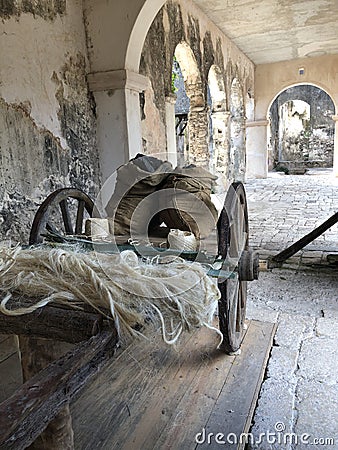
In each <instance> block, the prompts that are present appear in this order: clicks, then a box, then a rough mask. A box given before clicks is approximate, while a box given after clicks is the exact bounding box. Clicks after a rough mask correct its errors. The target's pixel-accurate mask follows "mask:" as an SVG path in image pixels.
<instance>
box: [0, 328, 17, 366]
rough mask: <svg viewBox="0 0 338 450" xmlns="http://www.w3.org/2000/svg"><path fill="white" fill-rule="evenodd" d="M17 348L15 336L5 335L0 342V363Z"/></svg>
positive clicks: (15, 351)
mask: <svg viewBox="0 0 338 450" xmlns="http://www.w3.org/2000/svg"><path fill="white" fill-rule="evenodd" d="M18 350H19V346H18V338H17V336H11V335H7V336H6V338H5V339H4V340H3V341H2V342H0V364H1V363H2V362H3V361H5V360H6V359H7V358H9V357H10V356H12V355H13V354H15V353H17V352H18Z"/></svg>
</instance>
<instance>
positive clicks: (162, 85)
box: [140, 0, 254, 178]
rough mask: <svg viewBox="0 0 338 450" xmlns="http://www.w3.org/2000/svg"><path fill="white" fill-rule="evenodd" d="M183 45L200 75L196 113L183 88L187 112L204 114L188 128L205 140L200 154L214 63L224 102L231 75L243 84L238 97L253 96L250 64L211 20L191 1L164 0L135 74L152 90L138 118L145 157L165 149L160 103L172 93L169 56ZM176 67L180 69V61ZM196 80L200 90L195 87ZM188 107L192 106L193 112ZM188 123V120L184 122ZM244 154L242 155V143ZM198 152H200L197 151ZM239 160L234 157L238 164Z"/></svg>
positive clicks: (206, 128) (163, 120) (148, 92)
mask: <svg viewBox="0 0 338 450" xmlns="http://www.w3.org/2000/svg"><path fill="white" fill-rule="evenodd" d="M182 42H184V43H185V44H187V45H188V46H189V47H190V49H191V50H192V52H193V55H194V60H195V63H196V65H197V69H198V72H199V78H197V79H196V83H197V84H196V87H195V91H196V92H197V91H198V90H199V89H202V95H201V96H200V98H202V99H203V103H202V104H201V105H200V104H199V105H198V108H199V109H198V111H197V101H195V100H194V99H193V98H192V95H193V94H192V93H189V92H188V89H187V94H188V96H189V97H190V103H191V114H197V112H198V114H199V116H201V117H202V116H203V119H202V120H201V123H200V124H197V123H195V128H194V129H192V130H191V132H192V133H194V134H198V135H199V136H200V137H201V134H202V133H204V134H205V136H204V135H203V136H202V138H203V139H204V141H205V144H203V145H204V147H205V148H203V149H202V151H204V152H205V153H208V151H209V150H208V136H207V133H208V123H207V117H208V115H207V109H208V105H207V86H208V74H209V70H210V68H211V66H212V65H216V66H217V67H218V68H219V69H220V72H221V74H222V76H223V78H224V86H225V91H226V101H225V103H226V104H230V101H229V99H230V91H231V83H232V81H233V79H234V78H235V77H236V78H238V80H239V81H240V84H241V86H242V90H243V98H246V97H247V96H246V94H247V92H248V91H251V92H252V93H253V91H254V87H253V83H254V67H253V64H252V63H251V61H249V59H248V58H247V57H246V56H245V55H244V54H243V53H241V52H240V51H239V50H238V48H237V47H236V46H235V45H233V44H232V43H231V41H230V40H229V39H228V38H227V37H226V36H224V35H223V34H222V33H221V32H220V30H219V29H218V28H217V27H216V26H215V25H214V24H213V23H212V22H210V20H209V19H208V18H207V17H206V16H205V15H204V14H203V13H202V11H201V10H199V9H198V8H197V7H196V6H195V4H194V3H193V2H191V1H190V0H186V1H185V0H181V1H168V2H167V3H166V4H165V6H164V7H163V8H162V9H161V10H160V12H159V13H158V15H157V16H156V18H155V20H154V22H153V24H152V25H151V27H150V30H149V32H148V35H147V37H146V40H145V43H144V47H143V52H142V56H141V64H140V73H142V74H143V75H146V76H147V77H149V79H150V81H151V87H150V88H149V89H148V90H147V91H146V92H145V116H143V120H142V127H143V128H142V130H143V142H144V148H145V150H146V151H147V152H148V153H156V152H158V151H159V148H160V149H161V150H162V149H165V148H166V134H165V133H166V128H165V123H166V118H165V111H166V108H165V102H166V98H167V97H168V96H170V94H171V84H172V83H171V82H172V79H171V74H172V64H173V55H174V52H175V48H176V46H177V45H178V44H180V43H182ZM180 65H181V67H182V64H181V62H180ZM199 80H200V81H199ZM199 82H200V83H201V87H200V86H198V83H199ZM193 107H195V110H194V111H193V109H192V108H193ZM147 111H148V112H147ZM151 111H152V112H151ZM155 118H156V121H155ZM191 119H192V117H190V119H189V120H191ZM155 124H156V126H154V125H155ZM193 127H194V125H192V128H193ZM196 128H197V129H196ZM202 138H201V139H200V140H199V143H198V146H200V143H201V142H202ZM154 144H155V145H154ZM198 146H197V147H198ZM162 151H163V150H162ZM195 151H196V150H195ZM243 151H245V145H244V150H243ZM197 152H200V148H198V149H197V151H196V153H197ZM242 159H243V158H238V160H242ZM236 170H237V172H238V168H235V173H234V174H233V176H234V178H236Z"/></svg>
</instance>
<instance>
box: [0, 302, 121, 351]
mask: <svg viewBox="0 0 338 450" xmlns="http://www.w3.org/2000/svg"><path fill="white" fill-rule="evenodd" d="M113 327H114V322H113V321H112V320H111V321H109V320H108V319H105V320H104V319H103V316H102V315H100V314H98V313H96V314H94V313H89V312H84V311H79V310H75V309H74V310H73V309H64V308H60V307H54V306H45V307H43V308H39V309H38V310H37V311H34V312H32V313H29V314H23V315H20V316H9V315H6V314H2V313H0V330H1V332H2V333H7V334H17V335H24V336H35V337H42V338H46V339H54V340H57V341H64V342H70V343H77V342H81V341H84V340H87V339H89V338H90V337H91V336H93V335H95V334H96V333H98V332H100V331H107V330H109V329H112V328H113Z"/></svg>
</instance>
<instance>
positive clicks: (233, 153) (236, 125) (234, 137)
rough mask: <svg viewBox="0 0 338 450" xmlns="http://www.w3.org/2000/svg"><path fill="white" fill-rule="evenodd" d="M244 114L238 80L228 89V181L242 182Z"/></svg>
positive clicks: (244, 162)
mask: <svg viewBox="0 0 338 450" xmlns="http://www.w3.org/2000/svg"><path fill="white" fill-rule="evenodd" d="M245 150H246V149H245V112H244V98H243V90H242V86H241V83H240V81H239V80H238V78H234V79H233V80H232V83H231V88H230V155H229V170H228V179H236V180H240V181H244V175H245V165H246V155H245Z"/></svg>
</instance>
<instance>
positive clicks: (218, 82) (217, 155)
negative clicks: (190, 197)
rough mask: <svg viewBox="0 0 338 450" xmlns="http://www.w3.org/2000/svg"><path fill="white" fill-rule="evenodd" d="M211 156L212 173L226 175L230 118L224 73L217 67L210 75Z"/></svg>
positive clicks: (211, 70) (212, 67)
mask: <svg viewBox="0 0 338 450" xmlns="http://www.w3.org/2000/svg"><path fill="white" fill-rule="evenodd" d="M208 106H209V155H210V170H211V172H213V173H215V172H219V173H222V174H226V172H227V168H228V163H229V161H228V139H229V136H228V118H229V113H228V112H227V104H226V93H225V86H224V80H223V76H222V72H221V70H220V68H219V67H217V66H216V65H213V66H211V68H210V70H209V74H208Z"/></svg>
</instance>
